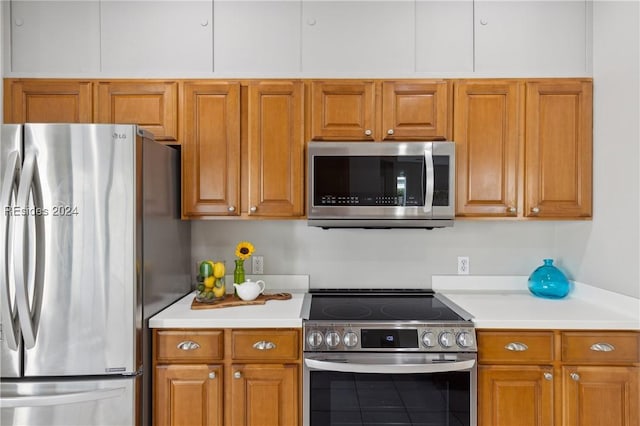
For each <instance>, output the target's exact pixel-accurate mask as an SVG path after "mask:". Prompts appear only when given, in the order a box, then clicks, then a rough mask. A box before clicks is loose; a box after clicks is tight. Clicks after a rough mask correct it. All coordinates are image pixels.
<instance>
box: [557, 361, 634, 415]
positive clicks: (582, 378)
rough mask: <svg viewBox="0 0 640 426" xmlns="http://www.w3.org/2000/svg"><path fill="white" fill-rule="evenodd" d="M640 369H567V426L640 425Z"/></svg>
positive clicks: (564, 410) (564, 371) (564, 381)
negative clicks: (639, 387)
mask: <svg viewBox="0 0 640 426" xmlns="http://www.w3.org/2000/svg"><path fill="white" fill-rule="evenodd" d="M639 377H640V368H638V367H582V366H581V367H573V366H568V367H563V368H562V387H563V395H562V425H563V426H601V425H607V426H636V425H638V424H640V414H639V411H640V407H639V406H640V391H639V390H638V386H639V385H638V383H639V381H640V379H639Z"/></svg>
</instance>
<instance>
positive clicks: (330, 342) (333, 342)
mask: <svg viewBox="0 0 640 426" xmlns="http://www.w3.org/2000/svg"><path fill="white" fill-rule="evenodd" d="M324 338H325V340H326V342H327V346H329V347H330V348H335V347H336V346H338V345H339V344H340V335H339V334H338V333H336V332H335V331H330V332H328V333H327V335H326V336H324Z"/></svg>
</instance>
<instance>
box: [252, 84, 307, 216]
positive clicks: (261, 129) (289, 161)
mask: <svg viewBox="0 0 640 426" xmlns="http://www.w3.org/2000/svg"><path fill="white" fill-rule="evenodd" d="M303 105H304V104H303V85H302V82H273V83H255V84H252V85H251V86H249V105H248V116H249V135H248V144H249V146H248V156H249V161H248V164H249V169H248V171H247V172H248V183H249V188H248V191H249V212H248V213H249V215H250V216H301V215H302V214H303V205H304V203H303V193H304V191H303V182H304V175H303V170H304V157H303V156H304V154H303V153H304V130H303V115H304V106H303Z"/></svg>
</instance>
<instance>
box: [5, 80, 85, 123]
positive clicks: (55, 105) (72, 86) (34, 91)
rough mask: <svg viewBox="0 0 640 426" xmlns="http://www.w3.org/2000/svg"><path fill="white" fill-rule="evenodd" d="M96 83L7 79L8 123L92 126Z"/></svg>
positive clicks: (6, 116) (6, 118)
mask: <svg viewBox="0 0 640 426" xmlns="http://www.w3.org/2000/svg"><path fill="white" fill-rule="evenodd" d="M91 87H92V83H91V82H90V81H79V80H39V79H5V80H4V121H5V123H91V122H92V120H93V109H92V104H91V101H92V94H91V90H92V89H91Z"/></svg>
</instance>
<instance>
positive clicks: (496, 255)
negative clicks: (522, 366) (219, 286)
mask: <svg viewBox="0 0 640 426" xmlns="http://www.w3.org/2000/svg"><path fill="white" fill-rule="evenodd" d="M555 226H556V223H555V222H548V221H545V222H533V221H531V222H506V221H502V222H493V221H479V222H471V221H457V222H456V223H455V225H454V227H453V228H442V229H434V230H422V229H411V230H403V229H380V230H377V229H366V230H365V229H329V230H323V229H321V228H314V227H308V226H307V224H306V221H304V220H296V221H294V220H290V221H227V220H225V221H193V223H192V228H191V229H192V235H191V237H192V253H191V255H192V257H193V260H194V264H195V261H197V260H198V259H206V258H218V259H224V260H226V262H227V267H228V268H232V267H233V259H234V250H235V246H236V244H237V243H238V242H239V241H241V240H248V241H251V242H252V243H253V244H254V246H255V247H256V253H255V254H261V255H263V256H264V272H265V273H266V274H303V275H307V274H308V275H310V285H311V287H312V288H322V287H343V288H344V287H372V288H381V287H404V288H424V287H430V285H431V276H432V275H447V274H455V273H456V271H457V257H458V256H469V258H470V261H469V264H470V272H471V274H474V275H527V276H528V275H529V274H530V273H531V272H532V271H533V270H534V269H535V268H536V267H538V266H540V265H541V264H542V259H543V258H545V257H553V258H555V250H554V246H555V244H554V239H555ZM250 263H251V262H250V261H247V262H246V263H245V269H246V271H247V273H250V271H251V266H250ZM557 264H558V265H559V266H560V267H563V259H562V258H561V257H560V258H558V259H557ZM565 272H567V274H568V275H571V271H567V270H566V269H565Z"/></svg>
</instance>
